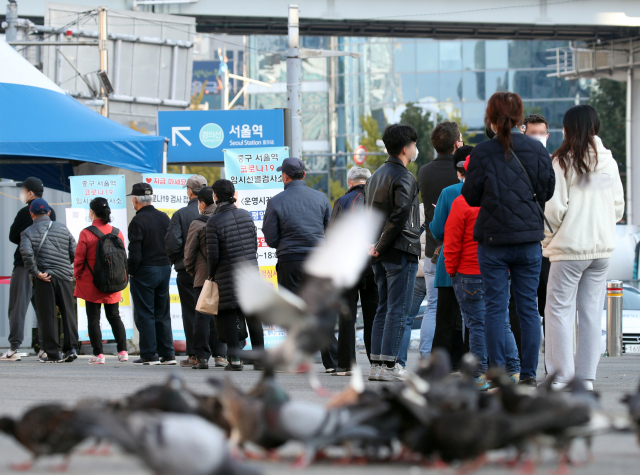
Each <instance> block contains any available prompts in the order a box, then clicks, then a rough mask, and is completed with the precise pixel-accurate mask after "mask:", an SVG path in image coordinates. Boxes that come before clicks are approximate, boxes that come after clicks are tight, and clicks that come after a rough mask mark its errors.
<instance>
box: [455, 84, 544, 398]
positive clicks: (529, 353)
mask: <svg viewBox="0 0 640 475" xmlns="http://www.w3.org/2000/svg"><path fill="white" fill-rule="evenodd" d="M523 111H524V107H523V105H522V99H520V96H518V95H517V94H514V93H511V92H496V93H495V94H493V95H492V96H491V98H490V99H489V102H488V104H487V120H488V121H489V122H490V124H491V128H492V129H493V130H494V132H495V133H496V136H495V137H494V138H493V139H491V140H486V141H484V142H481V143H479V144H478V145H476V146H475V147H474V148H473V151H472V152H471V160H470V162H469V168H468V170H467V176H466V178H465V181H464V185H463V186H462V195H463V196H464V198H465V199H466V201H467V203H468V204H469V206H479V207H480V212H479V214H478V218H477V220H476V225H475V228H474V234H473V239H474V240H475V241H476V242H477V243H478V262H479V264H480V271H481V274H482V283H483V287H484V293H485V304H486V305H485V309H486V313H485V337H486V341H487V356H488V362H489V366H490V367H494V366H496V367H501V368H505V367H506V361H507V350H508V348H509V346H508V342H507V339H508V336H509V335H510V332H509V329H510V326H509V319H508V304H509V275H511V285H513V287H514V295H515V300H516V307H517V310H518V315H519V316H520V331H521V339H522V341H521V344H522V361H521V371H520V381H519V384H524V385H527V386H533V387H535V386H537V382H536V370H537V367H538V352H539V350H540V316H539V314H538V308H537V304H536V292H537V289H538V282H539V279H540V261H541V259H542V253H541V248H540V241H541V240H542V239H543V238H544V219H543V218H544V216H543V210H544V204H545V202H547V201H548V200H549V199H550V198H551V197H552V196H553V190H554V186H555V176H554V173H553V167H552V165H551V160H550V158H549V154H548V153H547V151H546V149H545V148H544V147H543V146H542V144H541V143H540V142H539V141H537V140H533V139H532V138H530V137H527V136H526V135H524V134H522V133H521V131H520V129H519V128H518V126H519V125H520V124H521V123H522V119H523Z"/></svg>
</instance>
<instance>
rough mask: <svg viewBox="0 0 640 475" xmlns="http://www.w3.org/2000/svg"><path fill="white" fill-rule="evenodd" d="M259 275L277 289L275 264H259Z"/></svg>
mask: <svg viewBox="0 0 640 475" xmlns="http://www.w3.org/2000/svg"><path fill="white" fill-rule="evenodd" d="M260 276H261V277H262V278H263V279H265V280H266V281H267V282H269V283H270V284H271V285H273V288H274V289H276V290H278V276H277V275H276V266H261V267H260Z"/></svg>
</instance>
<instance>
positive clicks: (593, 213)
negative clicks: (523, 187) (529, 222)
mask: <svg viewBox="0 0 640 475" xmlns="http://www.w3.org/2000/svg"><path fill="white" fill-rule="evenodd" d="M593 138H594V141H595V144H596V150H597V152H598V164H597V166H595V168H594V165H593V160H591V161H590V163H591V165H590V166H589V168H590V170H591V171H589V172H588V173H584V174H582V175H578V174H577V173H576V171H575V170H574V169H573V168H571V169H570V170H569V171H568V172H567V174H566V175H565V174H564V172H563V171H562V168H560V164H559V162H558V160H557V159H554V160H553V170H554V172H555V174H556V185H555V191H554V194H553V197H552V198H551V200H549V201H547V205H546V209H545V216H546V217H547V219H548V220H549V224H550V225H551V229H552V231H553V233H551V232H549V230H548V229H546V228H545V239H544V241H542V247H543V250H542V253H543V255H544V256H545V257H548V258H549V260H550V261H551V262H554V261H570V260H574V261H575V260H590V259H606V258H609V257H610V256H611V252H612V251H613V250H614V249H615V247H616V223H617V222H618V221H620V220H621V219H622V216H623V214H624V192H623V189H622V181H621V180H620V173H619V170H618V163H617V162H616V161H615V160H614V158H613V156H612V155H611V151H609V150H607V149H606V148H605V147H604V145H602V140H600V137H598V136H594V137H593ZM589 156H590V158H591V157H592V156H593V151H592V150H591V149H589Z"/></svg>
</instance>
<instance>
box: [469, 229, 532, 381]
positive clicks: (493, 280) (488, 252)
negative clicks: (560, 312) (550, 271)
mask: <svg viewBox="0 0 640 475" xmlns="http://www.w3.org/2000/svg"><path fill="white" fill-rule="evenodd" d="M541 261H542V253H541V249H540V243H539V242H531V243H524V244H508V245H503V246H485V245H483V244H479V245H478V263H479V264H480V272H481V273H482V280H483V283H484V294H485V302H486V315H485V334H486V340H487V355H488V357H489V366H499V367H502V368H504V367H505V365H506V355H507V336H508V335H507V332H506V328H507V327H508V321H509V320H508V311H509V310H508V307H509V273H510V274H511V285H513V293H514V297H515V302H516V310H517V312H518V316H519V317H520V332H521V344H520V346H521V348H522V364H521V366H522V370H521V372H520V379H526V378H535V377H536V370H537V368H538V353H539V351H540V315H539V314H538V306H537V302H536V297H537V292H538V281H539V280H540V264H541ZM505 320H506V322H507V323H506V324H505Z"/></svg>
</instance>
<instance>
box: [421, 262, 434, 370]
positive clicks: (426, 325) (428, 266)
mask: <svg viewBox="0 0 640 475" xmlns="http://www.w3.org/2000/svg"><path fill="white" fill-rule="evenodd" d="M435 280H436V265H435V264H434V263H432V262H431V259H428V258H427V259H425V260H424V284H425V287H426V292H427V308H425V310H424V316H423V317H422V325H421V326H420V357H421V358H428V357H429V355H431V344H432V343H433V335H434V334H435V332H436V309H437V308H438V289H437V288H436V287H435Z"/></svg>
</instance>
